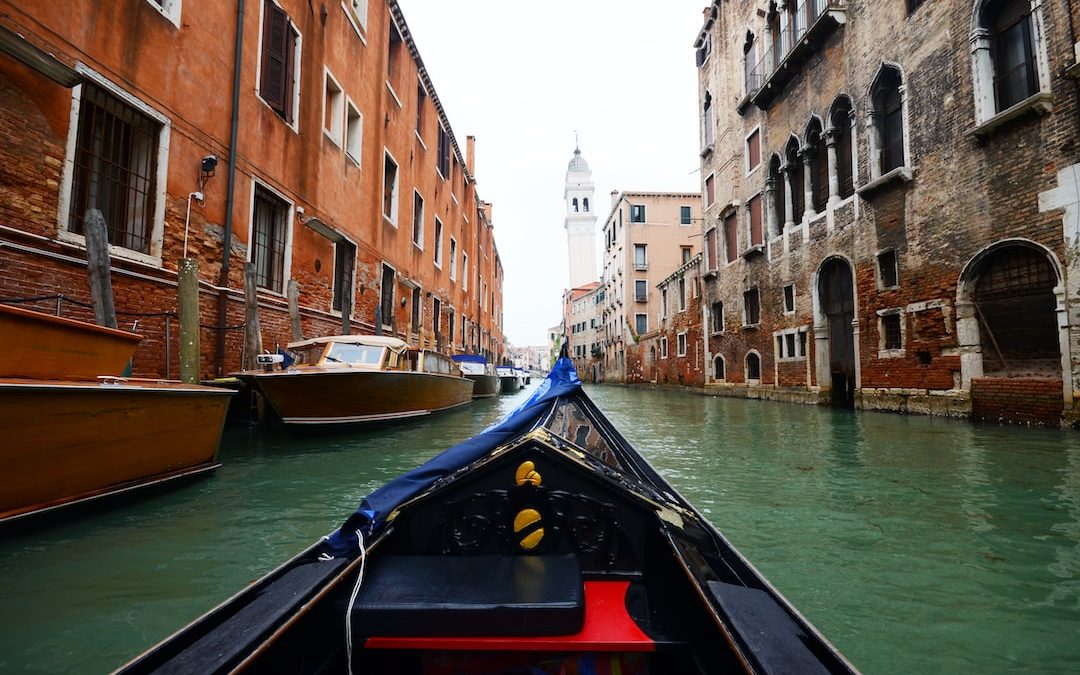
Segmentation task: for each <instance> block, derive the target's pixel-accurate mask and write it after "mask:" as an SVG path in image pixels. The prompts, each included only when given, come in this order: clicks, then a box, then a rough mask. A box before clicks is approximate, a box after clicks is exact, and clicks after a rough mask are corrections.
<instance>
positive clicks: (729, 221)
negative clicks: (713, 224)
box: [724, 213, 739, 262]
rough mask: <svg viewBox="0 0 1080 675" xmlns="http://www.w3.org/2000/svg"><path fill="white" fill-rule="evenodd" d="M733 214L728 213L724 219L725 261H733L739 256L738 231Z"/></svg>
mask: <svg viewBox="0 0 1080 675" xmlns="http://www.w3.org/2000/svg"><path fill="white" fill-rule="evenodd" d="M735 221H736V218H735V214H734V213H732V214H730V215H729V216H728V217H727V218H725V219H724V242H725V244H726V246H725V249H726V250H727V261H728V262H734V261H735V258H738V257H739V233H738V231H737V230H736V224H735Z"/></svg>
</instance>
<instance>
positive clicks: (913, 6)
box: [907, 0, 926, 14]
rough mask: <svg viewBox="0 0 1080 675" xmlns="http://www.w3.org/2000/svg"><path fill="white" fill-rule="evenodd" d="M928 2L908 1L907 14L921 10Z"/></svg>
mask: <svg viewBox="0 0 1080 675" xmlns="http://www.w3.org/2000/svg"><path fill="white" fill-rule="evenodd" d="M925 1H926V0H907V12H908V14H911V13H912V12H914V11H915V10H917V9H918V8H919V6H920V5H922V4H923V3H924V2H925Z"/></svg>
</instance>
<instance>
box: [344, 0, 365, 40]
mask: <svg viewBox="0 0 1080 675" xmlns="http://www.w3.org/2000/svg"><path fill="white" fill-rule="evenodd" d="M341 4H342V7H344V8H345V15H346V16H348V17H349V22H350V23H352V25H353V28H355V29H356V32H357V33H359V34H360V35H363V34H364V32H365V31H366V30H367V14H368V11H367V10H368V0H344V1H343V2H342V3H341Z"/></svg>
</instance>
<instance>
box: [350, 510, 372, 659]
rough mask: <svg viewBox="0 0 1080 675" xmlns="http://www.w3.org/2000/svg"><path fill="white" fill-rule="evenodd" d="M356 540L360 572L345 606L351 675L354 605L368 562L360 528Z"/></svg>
mask: <svg viewBox="0 0 1080 675" xmlns="http://www.w3.org/2000/svg"><path fill="white" fill-rule="evenodd" d="M356 541H357V543H358V544H359V545H360V573H359V574H358V575H356V586H354V587H353V591H352V596H350V597H349V604H348V605H346V607H345V658H346V659H348V665H349V675H352V607H353V603H355V602H356V596H357V595H359V594H360V584H362V583H364V565H365V564H366V563H367V551H365V550H364V535H363V534H361V533H360V530H357V531H356Z"/></svg>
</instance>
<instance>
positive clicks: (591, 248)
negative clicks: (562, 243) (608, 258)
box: [563, 143, 596, 288]
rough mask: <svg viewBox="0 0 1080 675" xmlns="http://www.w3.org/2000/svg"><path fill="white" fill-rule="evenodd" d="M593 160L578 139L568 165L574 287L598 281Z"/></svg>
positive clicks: (569, 240) (568, 220)
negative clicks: (582, 148) (578, 143)
mask: <svg viewBox="0 0 1080 675" xmlns="http://www.w3.org/2000/svg"><path fill="white" fill-rule="evenodd" d="M594 187H595V186H594V185H593V182H592V171H590V170H589V163H588V162H586V161H585V158H584V157H582V156H581V148H579V147H577V145H576V143H575V147H574V157H573V159H571V160H570V163H569V164H568V165H567V166H566V188H565V189H564V190H563V199H564V200H565V201H566V221H565V227H566V241H567V245H568V246H569V252H570V288H576V287H578V286H584V285H585V284H588V283H590V282H593V281H596V213H595V212H594V211H593V209H595V208H596V204H595V203H594V201H593V190H594Z"/></svg>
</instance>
